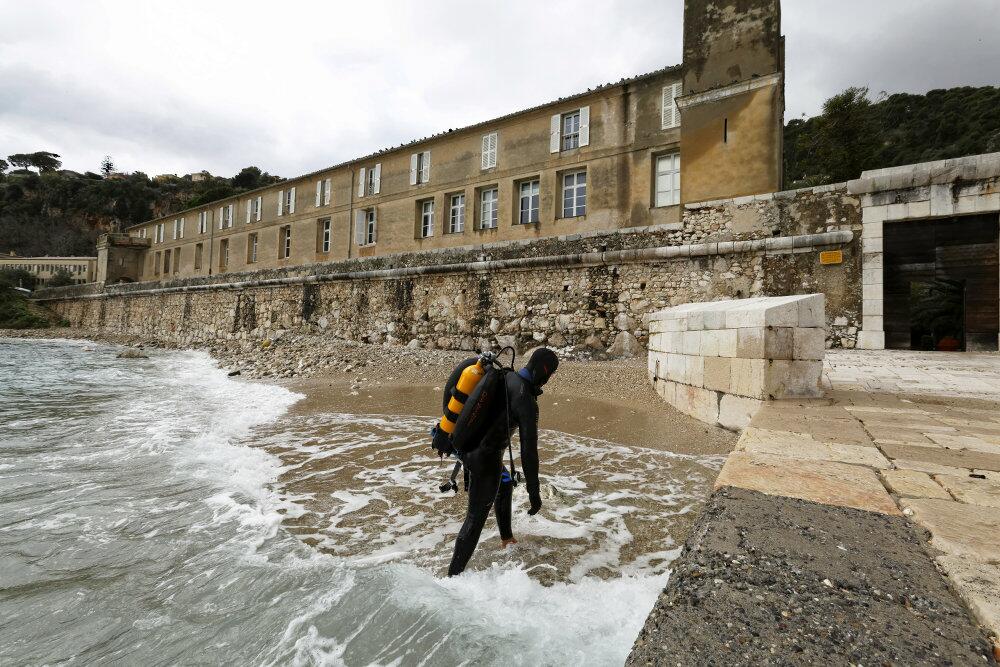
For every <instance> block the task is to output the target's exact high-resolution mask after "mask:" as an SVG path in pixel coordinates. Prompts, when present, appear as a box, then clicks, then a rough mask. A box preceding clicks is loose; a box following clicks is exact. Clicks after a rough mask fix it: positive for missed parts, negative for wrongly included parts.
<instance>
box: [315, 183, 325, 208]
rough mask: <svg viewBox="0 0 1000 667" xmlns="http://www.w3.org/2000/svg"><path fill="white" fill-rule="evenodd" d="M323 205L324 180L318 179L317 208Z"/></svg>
mask: <svg viewBox="0 0 1000 667" xmlns="http://www.w3.org/2000/svg"><path fill="white" fill-rule="evenodd" d="M322 205H323V181H322V180H319V181H316V208H319V207H320V206H322Z"/></svg>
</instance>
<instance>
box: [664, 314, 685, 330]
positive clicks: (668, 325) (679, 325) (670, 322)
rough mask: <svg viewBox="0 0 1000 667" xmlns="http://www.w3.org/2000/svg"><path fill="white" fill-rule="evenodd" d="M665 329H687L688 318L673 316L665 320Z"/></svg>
mask: <svg viewBox="0 0 1000 667" xmlns="http://www.w3.org/2000/svg"><path fill="white" fill-rule="evenodd" d="M663 323H664V330H665V331H687V320H685V319H680V318H676V317H671V318H669V319H666V320H664V322H663Z"/></svg>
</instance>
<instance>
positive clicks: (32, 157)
mask: <svg viewBox="0 0 1000 667" xmlns="http://www.w3.org/2000/svg"><path fill="white" fill-rule="evenodd" d="M7 159H8V160H10V163H11V164H12V165H14V166H15V167H19V168H21V169H29V168H30V167H34V168H35V169H37V170H38V173H42V172H43V171H55V170H57V169H59V167H61V166H62V162H61V161H60V160H59V156H58V155H56V154H55V153H49V152H48V151H38V152H37V153H15V154H13V155H8V156H7Z"/></svg>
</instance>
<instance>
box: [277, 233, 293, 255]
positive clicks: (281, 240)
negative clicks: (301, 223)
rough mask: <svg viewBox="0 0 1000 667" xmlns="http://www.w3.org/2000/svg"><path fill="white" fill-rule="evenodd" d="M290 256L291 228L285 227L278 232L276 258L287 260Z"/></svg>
mask: <svg viewBox="0 0 1000 667" xmlns="http://www.w3.org/2000/svg"><path fill="white" fill-rule="evenodd" d="M291 256H292V226H291V225H285V226H284V227H282V228H281V229H279V230H278V258H279V259H288V258H289V257H291Z"/></svg>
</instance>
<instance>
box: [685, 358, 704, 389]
mask: <svg viewBox="0 0 1000 667" xmlns="http://www.w3.org/2000/svg"><path fill="white" fill-rule="evenodd" d="M684 362H685V368H684V384H689V385H691V386H692V387H701V386H703V385H704V383H705V357H701V356H685V357H684Z"/></svg>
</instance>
